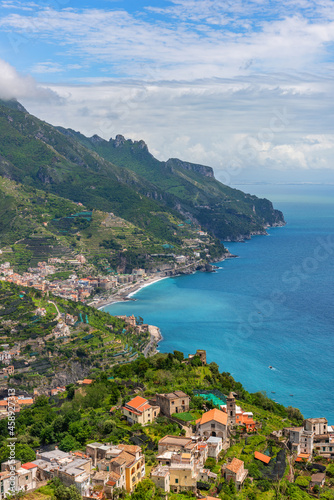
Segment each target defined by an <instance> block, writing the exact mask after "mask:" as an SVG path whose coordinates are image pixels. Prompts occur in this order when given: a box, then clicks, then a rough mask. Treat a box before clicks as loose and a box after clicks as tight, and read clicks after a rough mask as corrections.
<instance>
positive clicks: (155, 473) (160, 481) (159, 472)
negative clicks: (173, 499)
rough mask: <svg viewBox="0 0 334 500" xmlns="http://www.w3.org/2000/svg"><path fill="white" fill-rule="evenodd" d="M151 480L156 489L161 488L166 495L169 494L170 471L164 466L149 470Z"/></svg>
mask: <svg viewBox="0 0 334 500" xmlns="http://www.w3.org/2000/svg"><path fill="white" fill-rule="evenodd" d="M150 476H151V480H152V481H153V482H154V484H155V486H156V487H157V488H161V489H162V490H163V491H165V492H166V493H169V492H170V470H169V467H166V466H165V465H159V466H158V467H155V468H154V469H152V470H151V474H150Z"/></svg>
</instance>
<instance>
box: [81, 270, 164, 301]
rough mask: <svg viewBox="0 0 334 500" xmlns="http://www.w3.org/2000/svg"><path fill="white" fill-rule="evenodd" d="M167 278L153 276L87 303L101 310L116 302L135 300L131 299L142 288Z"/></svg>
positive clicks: (128, 284)
mask: <svg viewBox="0 0 334 500" xmlns="http://www.w3.org/2000/svg"><path fill="white" fill-rule="evenodd" d="M167 278H168V276H161V275H154V276H152V277H149V278H147V279H145V280H140V281H138V282H136V283H127V284H126V285H124V286H123V287H121V288H119V289H118V290H117V291H115V292H114V293H111V294H110V296H109V297H106V298H103V299H101V300H97V301H92V302H90V303H89V305H90V306H92V307H95V308H96V309H103V308H104V307H106V306H109V305H111V304H115V303H116V302H124V301H128V300H135V299H133V298H132V297H133V296H134V295H135V294H136V293H138V292H139V291H140V290H141V289H142V288H146V287H147V286H150V285H153V283H157V282H158V281H162V280H164V279H167Z"/></svg>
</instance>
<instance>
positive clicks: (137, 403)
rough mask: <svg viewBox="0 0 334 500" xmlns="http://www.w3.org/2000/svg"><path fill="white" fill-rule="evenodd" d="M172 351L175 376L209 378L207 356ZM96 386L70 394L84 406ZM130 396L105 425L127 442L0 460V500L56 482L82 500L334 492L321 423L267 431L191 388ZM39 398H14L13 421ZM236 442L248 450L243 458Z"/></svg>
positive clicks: (4, 412)
mask: <svg viewBox="0 0 334 500" xmlns="http://www.w3.org/2000/svg"><path fill="white" fill-rule="evenodd" d="M174 352H175V357H177V359H178V362H179V363H181V364H178V366H179V367H182V365H183V366H184V368H183V369H189V370H193V369H194V367H196V366H197V367H198V368H196V370H199V371H198V373H208V372H207V370H209V371H210V370H211V372H212V373H213V371H212V370H215V368H214V366H211V365H210V364H209V365H208V364H207V359H206V352H205V350H200V349H199V350H197V351H196V353H194V354H189V355H188V357H187V358H183V359H182V356H181V353H177V351H174ZM168 356H170V355H168ZM165 359H168V358H165ZM169 359H171V358H170V357H169ZM123 366H124V369H125V365H123ZM9 368H10V367H8V369H9ZM117 373H121V372H117V371H116V372H115V374H117ZM110 380H111V381H112V383H113V384H116V385H115V387H116V386H117V384H118V386H119V387H120V385H119V384H121V383H122V381H121V379H120V378H119V377H117V375H116V378H114V377H112V378H110ZM94 387H101V383H100V386H99V382H98V381H97V380H93V379H84V380H78V381H77V382H76V384H74V385H72V386H71V391H72V394H75V395H77V397H79V395H80V397H83V396H85V395H86V396H87V394H88V393H89V392H90V391H92V390H94ZM129 387H130V386H129ZM131 387H132V389H131V390H130V392H128V394H129V395H131V394H132V397H130V399H129V398H127V397H126V396H125V393H124V395H123V396H122V397H121V398H120V393H119V392H118V396H116V398H115V399H114V400H113V401H114V403H115V404H113V405H112V406H111V407H109V409H108V413H109V414H110V417H111V418H112V419H114V421H117V422H119V424H118V425H121V426H122V428H123V431H126V432H127V433H128V435H129V437H130V439H127V440H125V441H122V440H121V441H119V439H116V442H113V441H87V442H86V444H85V446H80V447H79V448H73V449H70V450H69V449H67V448H68V447H67V446H65V445H64V443H65V441H66V440H65V441H64V440H63V441H61V442H60V444H59V443H58V444H57V445H56V444H54V445H53V446H52V447H51V448H50V446H49V447H46V448H45V447H43V446H42V447H40V448H38V449H36V451H35V454H34V455H35V458H32V459H31V460H29V461H28V462H22V460H19V459H17V460H14V462H12V461H10V460H4V461H3V462H2V463H1V473H0V492H1V493H0V499H6V498H7V494H8V493H10V491H11V490H10V484H11V481H13V477H14V478H15V490H16V491H17V492H22V494H24V496H23V498H25V496H26V495H27V498H29V499H30V498H35V497H34V496H28V495H29V494H30V492H31V494H33V492H36V494H37V492H39V491H40V492H41V493H42V492H43V491H46V490H45V488H48V485H49V484H53V482H54V481H55V480H56V479H57V480H59V481H60V482H61V483H62V484H63V485H64V487H66V488H70V487H74V488H75V490H76V491H77V492H78V493H79V495H80V496H81V497H80V498H82V499H84V500H91V499H100V500H104V499H114V498H120V497H122V492H124V493H127V494H131V493H133V492H135V491H137V490H138V488H140V484H141V483H143V484H146V485H147V484H148V485H151V486H149V488H151V490H152V488H155V489H156V491H159V492H160V493H159V494H160V495H161V497H163V498H165V497H166V498H167V495H169V496H170V495H177V494H187V495H188V496H189V495H190V496H193V497H197V498H206V499H209V500H210V499H211V498H225V497H224V496H222V495H224V494H225V493H226V492H227V495H232V494H238V493H240V494H242V492H243V491H250V489H251V488H254V487H255V485H258V487H259V488H260V490H259V491H261V487H262V486H263V485H264V484H269V485H270V482H269V481H278V483H277V484H278V485H280V484H281V483H282V482H283V480H284V481H286V482H287V484H291V485H294V486H295V487H297V489H298V490H300V491H304V492H308V493H309V494H311V495H313V496H317V495H318V493H320V492H321V491H325V490H326V491H331V490H330V488H331V486H334V484H333V483H334V481H333V479H332V478H333V477H334V467H333V465H331V464H333V463H334V425H329V424H330V423H329V422H328V421H327V419H326V418H324V417H316V418H306V419H304V420H303V421H302V422H301V425H298V426H295V425H293V426H291V425H290V426H289V425H286V424H285V423H287V419H282V420H280V423H279V424H278V425H277V422H278V421H276V425H275V428H273V427H270V426H269V427H268V423H266V419H263V418H259V415H258V414H257V410H256V409H255V411H250V410H249V405H248V404H246V403H241V404H240V403H239V401H238V400H237V396H238V395H237V393H235V392H234V391H230V393H229V394H224V393H222V392H221V391H218V390H216V389H211V390H210V389H209V390H201V391H199V392H198V391H194V389H195V387H196V382H195V381H194V386H192V387H191V391H190V392H189V391H188V392H184V391H183V390H177V389H176V390H174V391H173V392H167V393H155V394H152V395H151V396H147V397H145V395H144V394H145V389H144V388H143V387H141V385H140V384H139V385H138V384H133V383H132V384H131ZM69 390H70V387H69V386H68V387H65V386H64V387H57V388H54V389H53V390H52V391H51V392H50V393H49V395H48V397H50V398H51V399H52V397H58V398H59V397H60V398H64V397H65V398H66V397H67V396H68V393H69ZM90 393H91V394H92V392H90ZM41 397H46V396H45V395H44V396H41V393H39V392H38V391H35V392H34V394H33V395H32V396H31V397H29V398H28V397H26V396H24V395H19V396H16V397H15V405H16V413H17V414H18V415H19V414H20V412H22V411H23V413H24V411H26V410H25V408H34V407H36V405H37V407H38V405H41V401H42V400H41ZM72 397H73V396H72ZM9 399H10V397H7V398H6V397H5V398H4V399H3V400H2V401H1V402H0V405H1V411H0V418H1V419H5V418H6V417H7V416H8V411H9V409H8V400H9ZM46 401H47V400H44V401H43V404H46ZM64 401H65V400H64ZM196 405H197V406H196ZM244 405H245V406H246V409H245V408H244ZM269 415H270V414H269V413H268V416H269ZM270 418H272V417H270ZM267 420H268V417H267ZM162 422H164V424H163V425H162V429H163V428H164V427H165V428H166V427H168V428H169V429H170V430H171V429H173V432H172V433H171V432H169V433H168V431H167V433H166V434H163V430H161V431H159V432H158V434H154V435H156V436H157V439H155V440H154V441H152V435H153V434H152V432H153V433H156V432H157V429H158V428H159V426H161V424H162ZM284 424H285V425H284ZM270 429H271V432H269V433H268V431H269V430H270ZM143 439H145V444H144V441H143ZM239 443H246V445H245V444H244V445H243V447H242V449H241V448H240V444H239ZM64 448H66V449H64ZM246 449H247V450H246ZM13 464H14V476H13V472H11V471H13ZM260 478H262V479H260ZM264 478H265V479H264ZM147 481H149V482H148V483H147ZM267 488H268V487H267ZM328 488H329V489H328ZM264 491H267V490H266V489H264ZM224 492H225V493H224ZM229 492H230V493H229ZM36 498H40V497H38V496H36ZM42 498H44V497H42ZM45 498H47V497H45ZM173 498H174V497H173ZM240 498H241V497H240ZM247 498H252V496H251V495H250V496H247ZM256 498H258V497H256ZM259 498H262V497H260V496H259ZM270 498H271V497H270ZM296 498H297V497H296ZM303 498H304V497H303ZM324 498H325V497H324ZM326 498H330V497H326Z"/></svg>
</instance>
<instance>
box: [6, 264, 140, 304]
mask: <svg viewBox="0 0 334 500" xmlns="http://www.w3.org/2000/svg"><path fill="white" fill-rule="evenodd" d="M85 263H86V259H85V257H84V256H83V255H77V256H76V258H75V259H71V260H67V261H65V262H64V261H63V260H61V259H58V258H50V259H48V262H38V264H37V267H35V268H29V269H28V272H25V273H23V274H22V275H20V274H18V273H16V272H14V269H13V268H12V267H11V265H10V263H9V262H4V263H2V264H0V280H3V281H6V282H8V283H14V284H16V285H18V286H22V287H33V288H35V289H37V290H40V291H42V292H50V293H52V294H54V295H57V296H59V297H63V298H64V299H69V300H73V301H74V302H78V301H81V302H86V301H87V299H89V298H90V297H92V295H94V294H95V293H96V290H97V289H99V291H100V292H102V293H103V292H107V291H109V290H114V291H115V289H117V290H119V289H120V288H121V289H122V287H124V285H128V284H132V283H134V282H135V283H136V282H137V281H138V280H139V281H141V280H143V279H144V278H147V276H146V274H145V270H144V269H134V270H133V271H132V273H131V274H116V275H114V276H98V277H95V276H94V277H92V276H87V277H78V276H77V274H76V270H77V269H78V267H80V266H82V265H83V264H85ZM64 264H66V265H67V268H69V269H71V272H68V274H69V277H68V279H54V280H52V281H50V280H48V279H47V277H48V276H52V275H54V274H56V273H57V271H58V270H59V265H62V266H63V265H64ZM57 265H58V267H57Z"/></svg>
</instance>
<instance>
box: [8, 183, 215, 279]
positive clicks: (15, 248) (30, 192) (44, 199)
mask: <svg viewBox="0 0 334 500" xmlns="http://www.w3.org/2000/svg"><path fill="white" fill-rule="evenodd" d="M162 215H163V217H164V220H165V222H164V224H165V233H166V235H167V237H166V238H164V235H161V237H160V238H159V237H156V236H154V235H153V234H151V233H148V232H146V231H144V230H143V229H141V228H139V227H138V226H135V225H134V224H132V223H130V222H127V221H125V220H124V219H122V218H120V217H117V216H115V215H113V214H112V213H106V212H102V211H100V210H92V211H90V210H88V209H87V207H85V206H83V205H78V204H77V203H75V202H73V201H70V200H67V199H64V198H61V197H59V196H57V195H53V194H51V193H48V192H45V191H42V190H39V189H36V188H33V187H29V186H24V185H22V184H18V183H16V182H15V181H11V180H9V179H6V178H4V177H0V248H1V249H2V251H3V253H2V255H1V258H0V260H4V261H6V260H7V261H10V262H11V263H13V264H14V265H15V266H16V268H17V270H19V271H24V270H26V269H27V268H28V267H29V266H31V267H34V266H36V265H37V263H38V262H39V261H43V260H47V259H48V258H50V257H63V256H65V257H66V256H68V257H72V258H73V257H74V255H76V254H83V255H84V256H85V257H86V258H87V260H88V263H89V264H90V265H93V266H94V267H95V268H96V269H97V270H101V271H105V270H106V269H113V270H115V271H117V270H121V271H131V270H132V268H133V267H141V266H142V267H145V268H146V269H147V268H149V267H150V266H151V265H154V263H156V261H157V259H155V260H154V259H150V262H148V261H147V258H148V256H150V255H151V254H168V252H170V250H169V247H170V246H172V247H173V253H175V254H181V253H187V249H186V247H185V243H184V242H185V240H186V239H187V238H192V237H194V235H195V234H196V233H195V231H196V228H194V227H192V226H190V225H188V224H185V225H181V220H180V219H178V218H175V217H174V216H173V215H172V214H169V213H166V212H164V213H163V214H162ZM172 231H173V237H172V238H170V239H169V238H168V236H169V235H170V234H171V232H172ZM164 245H165V246H164ZM208 246H209V247H210V249H211V254H212V257H214V256H219V255H221V254H222V253H223V251H224V248H223V246H222V245H219V243H218V242H216V241H215V240H214V239H213V238H210V241H209V242H208ZM165 247H166V248H165Z"/></svg>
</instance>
